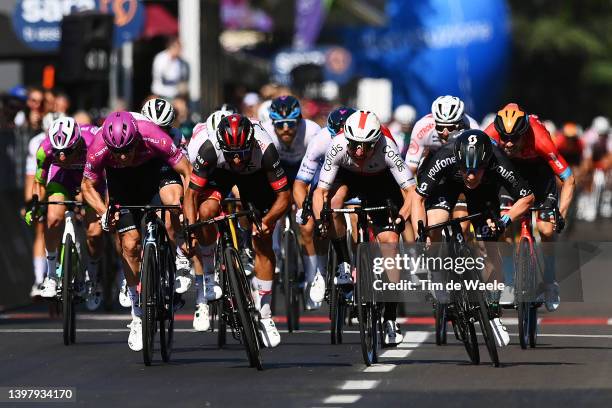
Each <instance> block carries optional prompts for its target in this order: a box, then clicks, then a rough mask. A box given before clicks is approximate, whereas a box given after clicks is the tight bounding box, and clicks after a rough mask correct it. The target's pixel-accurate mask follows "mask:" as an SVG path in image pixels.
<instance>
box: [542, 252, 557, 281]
mask: <svg viewBox="0 0 612 408" xmlns="http://www.w3.org/2000/svg"><path fill="white" fill-rule="evenodd" d="M555 279H556V276H555V257H554V256H553V255H544V283H553V282H555Z"/></svg>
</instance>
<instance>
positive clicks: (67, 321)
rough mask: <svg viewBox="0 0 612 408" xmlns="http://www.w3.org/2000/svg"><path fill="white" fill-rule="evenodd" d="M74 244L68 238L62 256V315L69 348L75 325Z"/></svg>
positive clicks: (65, 340) (65, 343)
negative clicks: (73, 289)
mask: <svg viewBox="0 0 612 408" xmlns="http://www.w3.org/2000/svg"><path fill="white" fill-rule="evenodd" d="M73 250H74V242H72V236H70V235H67V236H66V242H65V243H64V248H63V256H62V314H63V334H64V345H66V346H69V345H70V344H72V343H74V337H73V336H72V332H73V329H72V326H73V325H74V322H75V319H74V316H73V315H74V302H73V301H72V293H73V292H72V277H73V265H72V261H73V257H72V251H73Z"/></svg>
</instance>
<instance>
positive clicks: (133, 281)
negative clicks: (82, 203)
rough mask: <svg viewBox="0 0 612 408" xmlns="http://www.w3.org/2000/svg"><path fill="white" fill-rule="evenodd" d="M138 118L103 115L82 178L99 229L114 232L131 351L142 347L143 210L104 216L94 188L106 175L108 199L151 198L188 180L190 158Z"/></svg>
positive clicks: (125, 201)
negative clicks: (127, 301)
mask: <svg viewBox="0 0 612 408" xmlns="http://www.w3.org/2000/svg"><path fill="white" fill-rule="evenodd" d="M142 118H143V119H142V120H141V119H136V118H135V117H134V116H133V115H132V114H131V113H130V112H113V113H111V114H110V115H109V116H108V117H107V118H106V119H105V120H104V124H103V125H102V128H101V129H100V130H99V131H98V133H97V134H96V138H95V140H94V142H93V144H92V145H91V146H90V147H89V149H88V152H87V162H86V163H85V171H84V173H83V176H84V177H83V182H82V191H83V196H84V197H85V200H86V201H87V203H88V204H89V205H90V206H91V207H92V208H93V209H94V210H95V211H96V213H97V215H98V217H99V218H100V220H101V224H102V229H103V230H105V231H109V230H110V229H111V228H112V227H113V228H115V229H116V233H117V235H118V240H119V247H120V248H121V256H122V259H123V270H124V272H125V279H126V281H127V285H128V295H129V297H130V300H131V302H132V323H131V324H130V328H131V330H130V335H129V337H128V345H129V347H130V349H132V350H133V351H140V350H142V322H141V319H140V318H141V316H142V309H141V308H140V306H139V305H138V292H137V289H136V287H137V285H138V283H139V273H140V262H141V258H140V252H141V236H140V228H139V226H140V220H141V218H142V213H141V212H140V211H132V210H121V211H120V212H119V213H118V214H115V217H113V218H110V217H107V216H106V215H107V214H106V211H107V206H106V204H105V202H104V197H103V196H102V195H101V194H100V193H99V192H98V191H97V190H96V187H97V186H99V185H100V184H103V183H104V174H106V181H107V186H108V195H109V197H110V198H111V200H113V201H114V202H115V203H116V204H119V205H121V204H123V205H142V204H147V203H149V202H151V201H152V200H153V199H154V198H155V196H156V195H157V194H158V193H159V191H160V190H161V189H163V188H166V187H167V186H168V185H170V184H181V183H182V181H181V176H182V179H183V180H185V184H186V182H187V180H189V177H190V175H191V165H190V164H189V160H187V159H186V158H185V157H184V155H183V153H182V152H181V150H180V149H179V148H177V147H176V146H175V145H174V143H173V141H172V139H171V138H170V137H169V136H168V135H167V134H166V133H165V132H164V131H163V130H162V129H161V128H160V127H158V126H157V125H156V124H154V123H153V122H151V121H149V120H148V119H146V118H144V116H142ZM164 165H169V166H171V167H172V169H173V170H174V171H175V172H176V173H174V174H170V173H169V172H162V167H163V166H164ZM179 175H180V176H179ZM177 176H178V177H177ZM164 204H179V203H178V202H174V203H164ZM109 218H110V220H109ZM178 300H179V301H180V295H179V299H178Z"/></svg>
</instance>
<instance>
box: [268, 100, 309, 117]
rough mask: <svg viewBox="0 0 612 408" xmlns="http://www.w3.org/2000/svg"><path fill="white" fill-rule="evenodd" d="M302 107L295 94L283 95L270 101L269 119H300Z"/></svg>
mask: <svg viewBox="0 0 612 408" xmlns="http://www.w3.org/2000/svg"><path fill="white" fill-rule="evenodd" d="M301 118H302V108H301V107H300V102H299V101H298V100H297V99H296V97H295V96H291V95H283V96H279V97H278V98H276V99H274V100H273V101H272V104H271V105H270V119H272V120H287V119H296V120H297V119H301Z"/></svg>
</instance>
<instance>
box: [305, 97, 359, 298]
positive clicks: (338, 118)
mask: <svg viewBox="0 0 612 408" xmlns="http://www.w3.org/2000/svg"><path fill="white" fill-rule="evenodd" d="M353 113H355V109H353V108H348V107H346V106H341V107H339V108H337V109H334V110H333V111H332V112H330V114H329V116H328V117H327V126H326V127H324V128H321V130H320V131H319V133H318V134H317V135H316V137H315V138H313V139H312V140H311V141H310V143H309V144H308V148H307V149H306V154H305V155H304V158H303V159H302V162H301V163H300V169H299V170H298V173H297V175H296V177H295V182H294V183H293V201H294V202H295V205H296V206H297V208H298V209H297V211H296V214H295V217H296V222H297V223H298V225H302V224H304V222H303V221H304V219H303V217H304V214H303V208H302V205H303V204H304V202H305V200H306V198H307V197H308V194H309V191H310V189H311V188H314V187H312V186H311V184H312V185H316V182H317V181H318V173H319V171H320V169H321V164H322V162H323V159H324V157H325V152H327V147H328V146H329V144H330V143H331V141H332V138H333V137H335V136H336V135H337V134H338V133H341V132H342V127H343V126H344V122H346V119H347V118H348V117H349V116H351V115H352V114H353ZM313 232H314V221H313V220H312V219H309V220H308V222H307V223H306V224H305V225H304V227H303V228H302V242H303V243H304V247H305V250H304V252H303V254H302V260H303V263H304V265H307V264H308V265H309V268H305V269H306V270H305V275H306V277H305V278H306V286H305V288H304V294H305V296H304V298H305V299H306V309H308V310H316V309H319V308H320V307H321V302H322V301H323V298H324V297H325V278H324V276H323V274H324V273H325V266H326V262H325V260H326V258H325V255H316V254H310V253H308V250H309V248H311V247H312V246H313V245H314V246H317V245H318V244H317V242H316V241H315V242H314V243H313ZM319 249H321V248H319ZM317 252H319V251H317ZM319 253H320V252H319Z"/></svg>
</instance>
